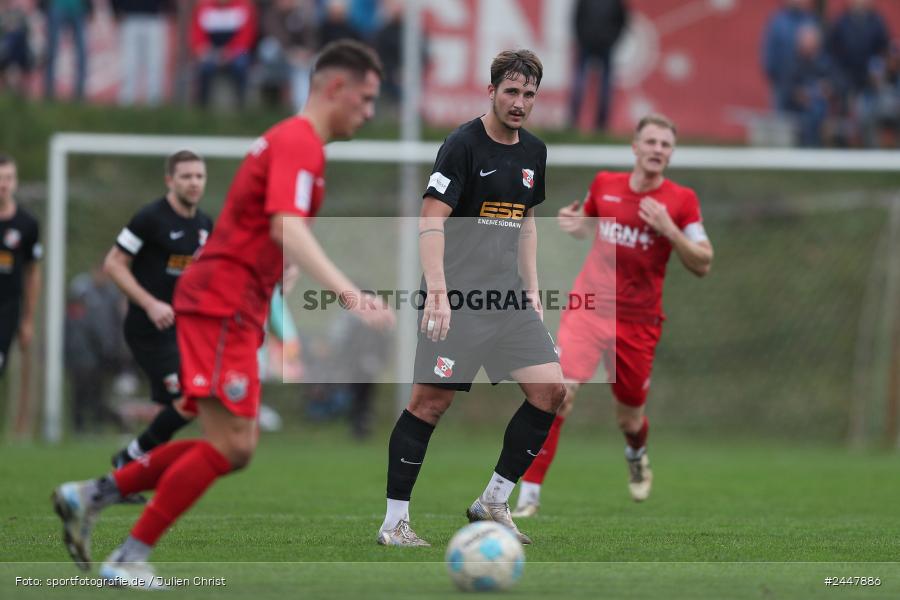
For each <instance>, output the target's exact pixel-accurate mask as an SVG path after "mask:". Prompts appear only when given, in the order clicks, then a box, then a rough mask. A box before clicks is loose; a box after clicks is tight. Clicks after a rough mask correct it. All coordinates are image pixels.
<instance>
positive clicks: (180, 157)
mask: <svg viewBox="0 0 900 600" xmlns="http://www.w3.org/2000/svg"><path fill="white" fill-rule="evenodd" d="M183 162H203V158H202V157H201V156H200V155H199V154H197V153H195V152H191V151H190V150H179V151H178V152H176V153H175V154H172V155H171V156H169V157H168V158H166V175H168V176H169V177H171V176H172V175H174V174H175V167H176V166H177V165H178V163H183Z"/></svg>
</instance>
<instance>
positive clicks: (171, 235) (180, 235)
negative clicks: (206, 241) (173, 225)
mask: <svg viewBox="0 0 900 600" xmlns="http://www.w3.org/2000/svg"><path fill="white" fill-rule="evenodd" d="M183 237H184V232H183V231H170V232H169V239H170V240H177V239H180V238H183Z"/></svg>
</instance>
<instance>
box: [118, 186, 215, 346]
mask: <svg viewBox="0 0 900 600" xmlns="http://www.w3.org/2000/svg"><path fill="white" fill-rule="evenodd" d="M211 231H212V219H210V218H209V216H207V215H206V214H204V213H202V212H200V211H199V210H198V211H197V213H196V214H195V215H194V216H193V217H192V218H190V219H186V218H184V217H182V216H181V215H179V214H178V213H176V212H175V211H174V210H173V209H172V207H171V206H170V205H169V202H168V200H166V198H165V197H162V198H160V199H159V200H156V201H154V202H151V203H150V204H148V205H146V206H144V207H143V208H142V209H141V210H139V211H138V212H137V213H136V214H135V215H134V216H133V217H132V218H131V221H129V223H128V225H126V226H125V228H124V229H122V231H121V232H120V233H119V237H118V238H116V245H117V246H118V247H119V248H121V249H122V250H123V251H124V252H127V253H128V254H130V255H131V256H132V257H133V258H134V260H133V262H132V264H131V272H132V273H133V274H134V278H135V279H137V282H138V283H140V284H141V286H142V287H143V288H144V289H145V290H147V291H148V292H149V293H150V294H151V295H152V296H153V297H154V298H157V299H158V300H162V301H163V302H168V303H170V304H171V302H172V294H173V293H174V292H175V283H176V282H177V281H178V278H179V277H180V276H181V274H182V272H184V270H185V269H186V268H187V267H188V265H189V264H191V260H193V257H194V253H196V251H197V250H198V249H199V248H200V247H201V246H203V244H205V243H206V239H207V238H208V237H209V234H210V232H211ZM125 330H126V332H128V333H130V334H132V335H141V334H147V333H155V332H156V331H157V329H156V327H155V326H154V325H153V323H152V322H151V321H150V318H149V317H148V316H147V313H146V312H145V311H144V309H142V308H141V307H140V306H137V305H136V304H134V303H129V304H128V315H127V316H126V317H125Z"/></svg>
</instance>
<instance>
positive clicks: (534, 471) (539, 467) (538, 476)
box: [522, 416, 565, 483]
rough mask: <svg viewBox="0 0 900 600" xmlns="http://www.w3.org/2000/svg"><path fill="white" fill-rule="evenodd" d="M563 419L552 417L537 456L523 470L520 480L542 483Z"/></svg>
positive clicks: (553, 452) (554, 453)
mask: <svg viewBox="0 0 900 600" xmlns="http://www.w3.org/2000/svg"><path fill="white" fill-rule="evenodd" d="M563 421H565V419H564V418H562V417H560V416H557V417H556V418H555V419H553V424H552V425H551V426H550V433H548V434H547V439H546V440H545V441H544V446H543V447H542V448H541V451H540V452H538V455H537V457H536V458H535V459H534V461H532V463H531V466H530V467H528V470H527V471H525V474H524V475H523V476H522V481H527V482H529V483H544V477H545V476H546V475H547V469H549V468H550V464H551V463H552V462H553V457H554V456H556V445H557V444H558V443H559V429H560V427H562V424H563Z"/></svg>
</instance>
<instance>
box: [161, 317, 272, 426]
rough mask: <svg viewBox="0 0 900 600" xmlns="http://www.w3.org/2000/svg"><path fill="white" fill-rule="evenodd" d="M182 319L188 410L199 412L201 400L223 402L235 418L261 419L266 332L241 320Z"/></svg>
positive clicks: (180, 334) (180, 332)
mask: <svg viewBox="0 0 900 600" xmlns="http://www.w3.org/2000/svg"><path fill="white" fill-rule="evenodd" d="M177 319H178V326H177V328H176V330H177V333H178V349H179V350H180V352H181V389H182V390H183V392H184V397H185V408H186V409H188V410H191V411H194V412H196V411H197V403H196V400H197V398H218V399H219V401H220V402H221V403H222V404H223V405H224V406H225V408H227V409H228V410H229V411H230V412H231V413H232V414H234V415H237V416H239V417H245V418H247V419H255V418H256V414H257V412H258V411H259V365H258V363H257V357H256V351H257V349H258V348H259V346H260V345H261V344H262V339H263V332H262V330H260V329H259V328H258V327H255V326H254V325H251V324H250V323H248V322H247V321H246V320H241V319H239V318H237V317H209V316H206V315H197V314H183V313H179V314H178V316H177Z"/></svg>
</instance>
